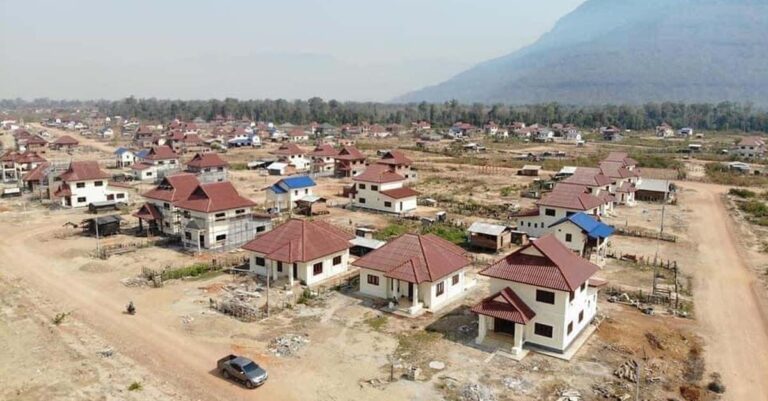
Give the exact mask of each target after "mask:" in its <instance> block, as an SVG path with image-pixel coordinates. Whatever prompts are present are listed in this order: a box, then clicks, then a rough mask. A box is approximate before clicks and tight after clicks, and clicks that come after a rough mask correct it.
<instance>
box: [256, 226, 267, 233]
mask: <svg viewBox="0 0 768 401" xmlns="http://www.w3.org/2000/svg"><path fill="white" fill-rule="evenodd" d="M266 230H267V226H258V227H256V232H257V233H263V232H264V231H266Z"/></svg>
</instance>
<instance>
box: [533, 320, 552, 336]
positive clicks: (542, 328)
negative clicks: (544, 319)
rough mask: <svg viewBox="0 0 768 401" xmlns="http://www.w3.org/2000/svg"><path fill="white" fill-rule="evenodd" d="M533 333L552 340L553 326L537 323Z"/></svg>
mask: <svg viewBox="0 0 768 401" xmlns="http://www.w3.org/2000/svg"><path fill="white" fill-rule="evenodd" d="M533 333H534V334H536V335H537V336H542V337H547V338H552V326H548V325H546V324H541V323H536V325H534V326H533Z"/></svg>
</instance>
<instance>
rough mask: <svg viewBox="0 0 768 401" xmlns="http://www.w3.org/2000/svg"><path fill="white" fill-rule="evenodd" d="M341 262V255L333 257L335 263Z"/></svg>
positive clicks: (335, 264)
mask: <svg viewBox="0 0 768 401" xmlns="http://www.w3.org/2000/svg"><path fill="white" fill-rule="evenodd" d="M340 264H341V256H336V257H334V258H333V265H334V266H338V265H340Z"/></svg>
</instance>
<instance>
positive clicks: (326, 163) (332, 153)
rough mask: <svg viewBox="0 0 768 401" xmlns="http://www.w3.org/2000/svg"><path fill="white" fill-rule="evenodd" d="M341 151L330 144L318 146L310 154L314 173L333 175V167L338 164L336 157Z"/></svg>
mask: <svg viewBox="0 0 768 401" xmlns="http://www.w3.org/2000/svg"><path fill="white" fill-rule="evenodd" d="M338 154H339V151H338V150H336V148H334V147H333V145H331V144H329V143H324V144H322V145H317V147H315V149H314V150H313V151H312V153H310V154H309V156H310V158H311V159H312V172H313V173H320V174H330V173H333V167H334V165H335V163H336V159H335V158H336V156H337V155H338Z"/></svg>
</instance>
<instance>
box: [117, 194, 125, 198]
mask: <svg viewBox="0 0 768 401" xmlns="http://www.w3.org/2000/svg"><path fill="white" fill-rule="evenodd" d="M123 198H125V194H117V199H123Z"/></svg>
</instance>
